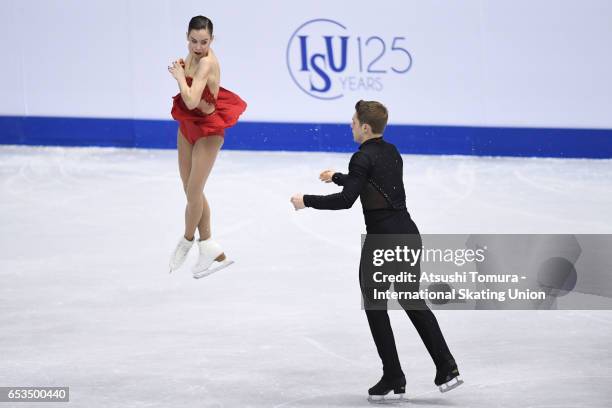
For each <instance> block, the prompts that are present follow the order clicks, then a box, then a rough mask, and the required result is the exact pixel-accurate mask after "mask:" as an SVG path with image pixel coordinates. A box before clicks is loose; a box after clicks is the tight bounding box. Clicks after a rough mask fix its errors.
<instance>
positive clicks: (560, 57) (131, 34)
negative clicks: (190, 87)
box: [0, 0, 612, 128]
mask: <svg viewBox="0 0 612 408" xmlns="http://www.w3.org/2000/svg"><path fill="white" fill-rule="evenodd" d="M177 3H179V4H177ZM196 14H204V15H206V16H208V17H210V18H211V19H212V20H213V22H214V24H215V35H216V39H215V42H214V44H213V48H214V49H215V51H216V53H217V54H218V56H219V57H220V61H221V64H222V77H223V80H222V85H223V86H225V87H226V88H228V89H231V90H233V91H235V92H237V93H239V94H240V95H241V96H242V97H243V98H244V99H245V100H246V101H247V102H248V103H249V108H248V110H247V112H246V114H245V116H244V118H245V119H248V120H254V121H280V122H343V121H347V120H349V119H350V116H351V114H352V106H353V105H354V103H355V101H356V100H358V99H361V98H363V99H379V100H381V101H383V102H384V103H385V104H387V105H388V107H389V108H390V111H391V122H392V123H398V124H399V123H407V124H408V123H415V124H450V125H499V126H536V127H539V126H543V127H589V128H612V115H611V114H610V112H612V79H611V78H610V73H611V72H612V53H611V52H610V46H611V44H612V1H609V0H586V1H570V0H561V1H557V0H536V1H526V0H511V1H510V0H491V1H485V0H482V1H476V0H472V1H466V0H463V1H416V0H415V1H405V0H397V1H393V0H379V1H377V2H371V1H355V0H353V1H348V0H340V1H322V0H320V1H319V0H317V1H305V2H292V1H273V0H260V1H257V2H253V1H243V0H240V1H233V2H202V1H183V2H175V1H164V0H153V1H143V0H130V1H120V0H112V1H109V0H89V1H76V0H62V1H60V0H49V1H34V0H23V1H21V0H20V1H18V0H8V1H7V0H3V1H2V2H0V15H1V17H0V18H1V19H2V24H0V55H2V64H0V90H1V98H0V114H1V115H43V116H77V117H81V116H82V117H112V118H115V117H117V118H152V119H169V118H170V115H169V110H170V102H171V99H170V98H171V96H172V95H174V94H175V93H176V92H177V87H176V83H175V82H174V80H173V79H172V77H171V76H170V75H169V74H168V72H167V70H166V66H167V65H168V62H169V61H170V60H172V59H176V58H178V57H184V56H185V55H186V40H185V31H186V25H187V22H188V20H189V18H190V17H191V16H193V15H196ZM317 18H327V19H331V20H334V21H336V22H339V23H341V24H343V25H344V26H345V27H346V29H345V30H341V29H338V30H336V29H333V27H332V26H331V25H325V24H319V25H316V24H313V25H310V26H308V27H307V28H306V29H305V30H304V31H302V34H304V33H308V34H310V35H311V37H310V38H309V41H310V43H309V44H310V46H311V47H312V52H313V53H314V52H317V51H320V50H321V49H317V47H319V48H320V46H321V45H322V35H340V34H342V35H347V36H349V37H350V38H349V49H348V50H349V52H348V64H349V65H348V68H347V69H346V70H345V72H343V73H342V74H339V75H337V76H335V77H333V79H332V80H333V83H334V85H333V86H334V87H335V88H334V91H338V90H339V89H340V88H341V82H340V81H339V79H338V78H339V77H343V78H345V77H347V76H353V77H355V78H358V77H360V76H362V77H365V76H368V75H365V74H360V73H359V72H358V64H357V61H358V59H357V55H358V53H357V47H356V44H357V43H356V39H357V37H361V38H362V40H365V38H367V37H370V36H378V37H380V38H381V39H383V40H384V41H385V45H386V47H387V53H386V54H385V55H384V56H383V58H382V59H381V60H380V61H379V63H378V65H377V66H379V67H385V68H389V67H391V66H401V65H402V64H404V63H405V62H406V61H407V56H405V54H403V52H402V51H396V52H390V50H389V49H390V47H391V45H392V44H391V43H392V40H393V38H394V37H404V38H405V40H401V41H399V44H401V45H402V46H404V47H405V48H406V49H407V50H408V51H409V52H410V54H411V56H412V60H413V65H412V67H411V69H410V70H409V71H408V72H407V73H406V74H401V75H400V74H394V73H387V74H381V75H370V76H377V77H379V82H380V83H382V85H383V87H384V88H383V90H382V91H375V90H370V91H364V90H359V91H346V90H345V91H343V94H344V96H343V97H341V98H339V99H336V100H320V99H316V98H313V97H311V96H309V95H307V94H306V93H305V92H303V91H302V90H300V89H299V88H298V86H297V85H296V83H294V81H293V80H292V78H291V76H290V74H289V70H288V66H287V61H286V53H287V48H288V43H289V39H290V37H291V35H292V34H293V33H294V32H295V30H296V29H297V28H298V27H299V26H300V25H302V24H303V23H305V22H307V21H309V20H312V19H317ZM330 27H331V28H330ZM336 40H337V38H336V39H334V41H336ZM296 41H297V40H296ZM372 41H373V42H372V43H371V45H370V47H368V48H365V49H364V51H363V53H364V57H365V59H366V60H368V59H369V60H371V59H372V58H373V57H374V56H375V55H376V50H377V47H379V46H380V42H379V41H378V40H372ZM296 44H297V43H294V44H293V45H294V46H293V47H292V48H290V56H291V59H290V65H291V66H292V67H296V66H297V65H299V58H298V57H299V52H298V49H297V48H295V45H296ZM317 44H319V45H317ZM366 62H367V61H366ZM302 74H303V73H302ZM298 75H299V73H298ZM313 78H314V80H315V81H316V80H317V79H320V78H318V77H317V76H316V75H315V76H314V77H313ZM306 80H307V78H306V77H304V76H303V75H302V77H301V79H300V81H306ZM303 83H306V82H303Z"/></svg>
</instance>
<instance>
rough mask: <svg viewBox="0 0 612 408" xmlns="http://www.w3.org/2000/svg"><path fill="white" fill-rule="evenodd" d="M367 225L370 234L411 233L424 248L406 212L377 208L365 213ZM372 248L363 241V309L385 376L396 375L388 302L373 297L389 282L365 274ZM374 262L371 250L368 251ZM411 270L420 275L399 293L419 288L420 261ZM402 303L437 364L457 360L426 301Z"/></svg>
mask: <svg viewBox="0 0 612 408" xmlns="http://www.w3.org/2000/svg"><path fill="white" fill-rule="evenodd" d="M365 218H366V226H367V232H368V234H409V236H406V238H405V239H407V240H408V241H409V242H408V244H409V246H410V247H414V248H421V236H420V234H419V230H418V228H417V226H416V224H415V223H414V222H413V221H412V219H411V218H410V215H409V214H408V212H407V211H405V210H403V211H384V212H380V211H375V212H372V213H368V212H366V213H365ZM370 249H371V247H369V245H368V238H367V237H366V242H365V243H364V246H363V250H362V261H361V264H362V265H360V274H359V275H360V276H359V283H360V286H361V291H362V294H363V299H364V309H365V313H366V316H367V318H368V324H369V325H370V331H371V332H372V338H373V339H374V343H375V344H376V349H377V350H378V355H379V356H380V359H381V360H382V363H383V377H385V378H396V377H401V376H403V375H404V373H403V371H402V368H401V365H400V361H399V357H398V354H397V348H396V346H395V339H394V336H393V330H392V329H391V322H390V321H389V315H388V313H387V308H386V306H387V305H386V301H374V300H373V299H372V290H373V288H377V289H378V290H379V291H380V290H382V291H384V290H386V289H388V288H389V286H390V284H389V283H387V284H378V283H373V280H372V276H370V275H368V272H366V274H364V268H363V267H362V266H363V263H364V257H363V256H364V255H366V253H368V251H369V250H370ZM368 254H369V255H366V256H370V258H369V259H370V262H371V254H372V253H371V252H369V253H368ZM409 272H411V273H414V274H416V275H417V279H416V281H417V282H416V283H412V284H402V285H399V284H397V283H395V284H394V288H395V291H396V292H399V291H405V290H409V291H414V290H418V286H419V285H418V278H420V273H421V272H420V263H418V262H417V263H416V265H414V266H413V267H410V268H409ZM400 305H401V306H402V308H403V309H404V311H405V312H406V314H407V315H408V318H409V319H410V321H411V322H412V324H413V325H414V327H415V328H416V330H417V332H418V333H419V336H420V337H421V340H422V341H423V343H424V344H425V347H426V348H427V351H428V352H429V355H430V356H431V358H432V359H433V361H434V364H435V365H436V367H442V366H444V365H445V364H446V363H447V362H448V361H450V360H454V358H453V356H452V354H451V352H450V350H449V349H448V346H447V344H446V341H445V340H444V336H443V335H442V331H441V330H440V326H439V325H438V321H437V320H436V317H435V316H434V314H433V313H432V312H431V310H430V309H429V307H428V306H427V304H426V303H425V302H424V301H418V302H415V301H410V302H401V301H400Z"/></svg>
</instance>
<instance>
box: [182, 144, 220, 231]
mask: <svg viewBox="0 0 612 408" xmlns="http://www.w3.org/2000/svg"><path fill="white" fill-rule="evenodd" d="M222 145H223V137H222V136H207V137H203V138H200V139H198V140H197V141H196V143H195V144H194V146H193V149H192V151H191V167H190V171H189V176H188V177H187V183H186V185H185V194H186V195H187V208H186V210H185V238H186V239H189V240H191V239H193V237H194V234H195V230H196V228H197V229H199V231H200V239H207V238H209V237H210V207H209V206H208V202H207V200H206V197H204V194H203V191H204V186H205V185H206V181H207V180H208V176H209V175H210V172H211V171H212V168H213V165H214V164H215V160H216V158H217V154H218V153H219V150H220V149H221V146H222Z"/></svg>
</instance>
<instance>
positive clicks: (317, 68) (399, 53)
mask: <svg viewBox="0 0 612 408" xmlns="http://www.w3.org/2000/svg"><path fill="white" fill-rule="evenodd" d="M407 43H408V41H407V40H406V38H405V37H399V36H395V37H393V38H391V39H386V40H385V39H384V38H383V37H381V36H369V37H362V36H360V35H354V34H352V33H351V32H350V31H349V30H348V28H347V27H346V26H345V25H343V24H341V23H339V22H337V21H334V20H329V19H325V18H319V19H315V20H310V21H307V22H305V23H304V24H302V25H301V26H299V27H298V29H297V30H295V32H294V33H293V34H292V35H291V37H290V38H289V43H288V44H287V69H288V70H289V75H290V76H291V79H293V82H295V84H296V85H297V86H298V88H300V89H301V90H302V91H304V92H305V93H306V94H308V95H310V96H312V97H314V98H318V99H324V100H332V99H338V98H342V97H343V96H344V95H346V94H347V93H349V92H363V91H373V92H380V91H382V90H383V89H384V85H385V83H386V82H387V81H389V80H397V79H400V78H403V77H405V75H406V74H407V73H408V72H409V71H410V69H411V68H412V55H411V54H410V52H409V51H408V50H407V49H406V45H407Z"/></svg>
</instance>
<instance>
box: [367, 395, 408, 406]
mask: <svg viewBox="0 0 612 408" xmlns="http://www.w3.org/2000/svg"><path fill="white" fill-rule="evenodd" d="M394 395H395V396H394V397H387V396H386V395H370V396H368V402H369V403H370V404H379V405H393V404H402V403H404V402H408V398H406V397H405V394H394Z"/></svg>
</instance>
